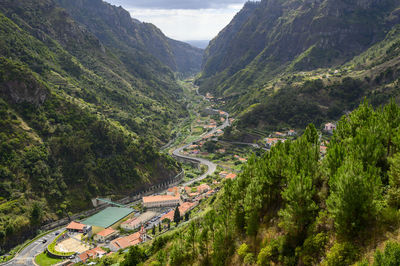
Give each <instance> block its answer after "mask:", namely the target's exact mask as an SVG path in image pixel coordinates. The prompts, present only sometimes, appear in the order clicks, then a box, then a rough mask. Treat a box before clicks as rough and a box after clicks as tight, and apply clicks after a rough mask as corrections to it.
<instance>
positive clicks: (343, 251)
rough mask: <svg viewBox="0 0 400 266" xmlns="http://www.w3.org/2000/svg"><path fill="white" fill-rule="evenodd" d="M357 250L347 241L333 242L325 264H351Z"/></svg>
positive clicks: (336, 265)
mask: <svg viewBox="0 0 400 266" xmlns="http://www.w3.org/2000/svg"><path fill="white" fill-rule="evenodd" d="M357 252H358V250H357V249H356V248H355V247H354V246H353V245H352V244H351V243H349V242H344V243H335V244H334V245H333V247H332V248H331V250H330V251H329V253H328V255H327V256H326V264H327V265H328V266H341V265H343V266H345V265H351V264H352V263H353V262H354V261H355V260H356V259H357Z"/></svg>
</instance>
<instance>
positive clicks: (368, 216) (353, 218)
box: [327, 158, 381, 238]
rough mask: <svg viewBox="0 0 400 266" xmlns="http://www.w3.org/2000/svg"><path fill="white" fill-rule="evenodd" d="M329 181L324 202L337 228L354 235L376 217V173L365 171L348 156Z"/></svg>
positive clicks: (340, 231)
mask: <svg viewBox="0 0 400 266" xmlns="http://www.w3.org/2000/svg"><path fill="white" fill-rule="evenodd" d="M329 185H330V187H331V194H330V195H329V197H328V199H327V206H328V210H329V212H330V213H331V214H332V216H333V218H334V221H335V226H336V229H337V232H338V233H339V234H340V235H342V236H344V237H348V238H349V237H350V238H351V237H356V236H357V235H358V233H360V232H361V231H362V230H363V229H365V228H367V226H368V225H369V224H370V223H371V222H373V219H374V217H376V213H377V207H378V206H377V201H378V199H379V198H378V197H379V195H380V185H381V184H380V180H379V177H377V175H376V174H375V173H368V172H365V171H364V170H363V166H362V163H361V162H358V161H355V160H354V159H349V158H347V159H346V160H345V162H344V164H343V166H341V167H340V168H339V170H338V172H337V174H336V175H335V176H334V177H332V178H331V180H330V181H329Z"/></svg>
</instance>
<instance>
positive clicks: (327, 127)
mask: <svg viewBox="0 0 400 266" xmlns="http://www.w3.org/2000/svg"><path fill="white" fill-rule="evenodd" d="M335 129H336V125H335V124H333V123H326V124H325V127H324V130H325V131H326V132H329V133H331V134H332V133H333V130H335Z"/></svg>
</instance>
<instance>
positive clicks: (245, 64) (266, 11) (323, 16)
mask: <svg viewBox="0 0 400 266" xmlns="http://www.w3.org/2000/svg"><path fill="white" fill-rule="evenodd" d="M399 7H400V2H399V1H392V0H366V1H358V0H350V1H344V0H343V1H342V0H339V1H333V0H316V1H298V0H285V1H278V0H263V1H261V2H248V3H246V4H245V6H244V7H243V9H242V10H241V11H240V12H239V13H238V14H237V15H236V16H235V17H234V19H233V20H232V21H231V23H230V24H229V25H228V26H227V27H226V28H224V29H223V30H222V31H221V32H220V33H219V34H218V36H217V37H216V38H215V39H213V40H212V41H211V42H210V45H209V46H208V48H207V49H206V51H205V57H204V61H203V70H202V75H201V77H200V78H199V79H198V80H197V83H198V84H199V85H200V91H201V92H203V93H205V92H210V93H212V94H215V96H217V97H219V98H223V99H222V100H224V101H225V102H226V108H227V109H228V110H230V111H232V112H234V113H235V114H237V115H240V116H241V117H242V119H241V121H242V122H243V123H244V124H243V126H244V127H246V126H250V127H253V128H254V127H256V128H260V129H261V128H268V127H270V128H273V127H275V128H276V127H281V126H295V127H304V126H305V125H306V124H307V123H309V122H316V123H317V124H319V123H320V122H321V121H324V120H326V119H336V118H338V116H340V115H341V114H342V112H343V111H346V110H351V108H354V107H355V106H356V105H357V104H358V103H359V102H360V100H361V99H362V98H363V97H365V96H369V95H370V94H374V93H373V90H377V87H376V86H375V84H373V82H370V81H371V80H375V78H376V77H377V76H379V75H381V73H383V72H384V71H385V69H381V68H380V69H379V71H380V70H382V72H379V73H376V71H373V72H371V71H368V69H367V68H362V65H358V66H357V67H355V68H352V66H350V65H346V63H349V62H350V61H351V60H353V59H354V58H355V57H357V56H360V55H361V54H362V53H364V52H366V51H367V50H368V49H369V48H371V47H372V46H374V45H377V44H378V43H381V46H382V47H385V44H384V43H385V40H386V39H387V38H388V36H389V35H390V34H392V32H391V31H392V30H394V27H395V26H396V25H398V23H399V21H400V17H399V15H400V13H399ZM380 52H385V51H380ZM394 60H396V59H394ZM382 63H383V62H380V64H382ZM371 65H372V64H371ZM360 71H364V74H365V75H364V74H360ZM392 71H394V72H396V71H397V70H396V69H392ZM367 72H369V73H368V75H367ZM366 75H367V76H368V79H367V80H370V81H367V80H366V79H364V78H365V76H366ZM359 77H362V78H363V80H358V79H359ZM346 78H347V79H346ZM315 82H316V83H315ZM390 83H391V82H390V81H389V83H388V84H386V85H389V84H390ZM310 84H314V85H315V86H314V85H311V86H310ZM383 85H384V84H383V83H382V84H380V85H379V86H380V87H383ZM354 87H356V88H359V90H354V91H353V88H354ZM305 93H307V95H306V94H305ZM343 94H352V95H347V96H346V95H343ZM309 96H311V99H310V98H309ZM343 97H344V98H343ZM346 97H347V98H346ZM343 100H344V101H343ZM249 117H250V118H251V120H250V121H249V120H248V118H249ZM246 119H247V120H246ZM248 122H249V123H248Z"/></svg>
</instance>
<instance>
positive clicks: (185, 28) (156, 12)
mask: <svg viewBox="0 0 400 266" xmlns="http://www.w3.org/2000/svg"><path fill="white" fill-rule="evenodd" d="M242 6H243V5H241V4H240V5H237V4H236V5H229V6H228V7H227V8H224V9H142V8H127V10H128V11H129V12H130V14H131V16H132V17H133V18H136V19H139V20H140V21H143V22H150V23H153V24H154V25H156V26H157V27H159V28H160V29H161V30H162V31H163V32H164V34H165V35H167V36H168V37H170V38H173V39H177V40H211V39H212V38H214V37H215V36H216V35H217V34H218V32H219V31H221V30H222V29H223V28H224V27H225V26H226V25H228V24H229V22H230V21H231V20H232V18H233V17H234V16H235V14H236V13H237V12H239V11H240V9H241V8H242Z"/></svg>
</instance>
